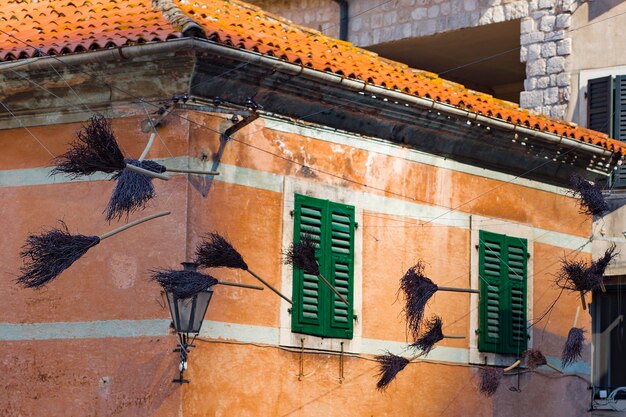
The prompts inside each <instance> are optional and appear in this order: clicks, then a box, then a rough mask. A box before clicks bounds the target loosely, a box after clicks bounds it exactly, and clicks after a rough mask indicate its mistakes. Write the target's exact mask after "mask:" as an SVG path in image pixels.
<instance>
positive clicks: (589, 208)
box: [570, 174, 609, 216]
mask: <svg viewBox="0 0 626 417" xmlns="http://www.w3.org/2000/svg"><path fill="white" fill-rule="evenodd" d="M570 184H571V186H572V194H573V195H574V196H575V197H576V198H578V199H579V201H578V207H579V211H580V213H581V214H585V215H589V216H600V215H602V214H603V213H604V212H606V211H608V210H609V205H608V204H607V202H606V200H605V199H604V197H603V196H602V190H601V189H600V187H599V186H597V185H596V184H591V183H590V182H589V181H587V180H586V179H584V178H583V177H581V176H580V175H578V174H573V175H572V176H571V177H570Z"/></svg>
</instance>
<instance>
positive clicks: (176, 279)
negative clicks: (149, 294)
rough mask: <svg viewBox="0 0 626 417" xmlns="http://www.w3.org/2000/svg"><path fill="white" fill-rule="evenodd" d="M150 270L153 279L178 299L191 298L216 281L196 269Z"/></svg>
mask: <svg viewBox="0 0 626 417" xmlns="http://www.w3.org/2000/svg"><path fill="white" fill-rule="evenodd" d="M150 272H151V278H152V279H153V280H154V281H156V282H158V283H159V284H160V285H161V287H163V289H164V290H165V291H169V292H172V293H173V294H174V296H175V297H176V298H179V299H185V298H191V297H193V296H194V295H196V294H198V293H199V292H201V291H204V290H206V289H207V288H209V287H212V286H213V285H215V284H217V283H218V281H217V279H215V278H213V277H212V276H210V275H206V274H203V273H200V272H196V271H189V270H182V271H177V270H174V269H164V270H151V271H150Z"/></svg>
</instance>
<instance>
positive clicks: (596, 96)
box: [587, 76, 613, 136]
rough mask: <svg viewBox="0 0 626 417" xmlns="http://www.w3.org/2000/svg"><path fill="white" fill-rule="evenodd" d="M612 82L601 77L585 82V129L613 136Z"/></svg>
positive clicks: (610, 79) (610, 78)
mask: <svg viewBox="0 0 626 417" xmlns="http://www.w3.org/2000/svg"><path fill="white" fill-rule="evenodd" d="M612 114H613V82H612V77H610V76H609V77H602V78H596V79H593V80H589V81H588V82H587V127H588V128H589V129H592V130H597V131H598V132H604V133H606V134H608V135H609V136H613V135H612V133H613V117H612Z"/></svg>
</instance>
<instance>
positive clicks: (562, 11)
mask: <svg viewBox="0 0 626 417" xmlns="http://www.w3.org/2000/svg"><path fill="white" fill-rule="evenodd" d="M531 3H537V4H536V8H535V9H534V10H533V11H531V13H530V15H529V16H528V17H525V18H524V19H522V23H521V38H520V43H521V49H520V60H521V61H522V62H526V80H525V81H524V89H525V90H526V91H523V92H522V93H521V94H520V106H521V107H524V108H527V109H531V110H535V111H537V112H539V113H544V114H547V115H550V116H553V117H558V118H564V117H565V115H566V111H567V106H568V103H569V99H570V94H571V88H570V82H571V81H570V78H571V76H570V74H569V73H568V72H566V71H565V63H566V59H567V57H568V56H569V55H570V54H571V53H572V40H571V39H570V38H568V37H567V29H568V28H569V27H570V25H571V21H572V13H573V12H574V11H575V10H576V8H577V7H578V2H577V1H576V0H562V1H559V2H555V1H552V0H539V2H531ZM555 3H556V4H555ZM533 6H534V4H533Z"/></svg>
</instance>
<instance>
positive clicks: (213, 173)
mask: <svg viewBox="0 0 626 417" xmlns="http://www.w3.org/2000/svg"><path fill="white" fill-rule="evenodd" d="M165 170H166V171H167V172H182V173H183V174H197V175H220V173H219V172H216V171H200V170H197V169H178V168H165Z"/></svg>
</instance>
